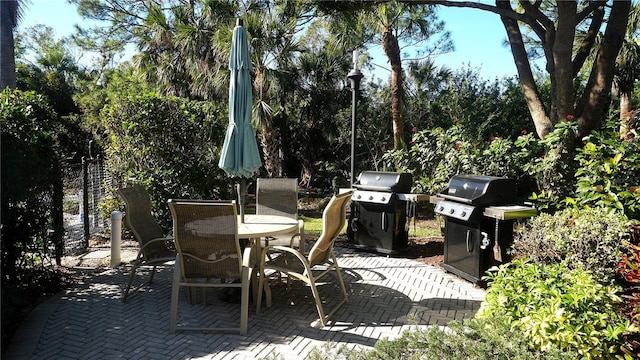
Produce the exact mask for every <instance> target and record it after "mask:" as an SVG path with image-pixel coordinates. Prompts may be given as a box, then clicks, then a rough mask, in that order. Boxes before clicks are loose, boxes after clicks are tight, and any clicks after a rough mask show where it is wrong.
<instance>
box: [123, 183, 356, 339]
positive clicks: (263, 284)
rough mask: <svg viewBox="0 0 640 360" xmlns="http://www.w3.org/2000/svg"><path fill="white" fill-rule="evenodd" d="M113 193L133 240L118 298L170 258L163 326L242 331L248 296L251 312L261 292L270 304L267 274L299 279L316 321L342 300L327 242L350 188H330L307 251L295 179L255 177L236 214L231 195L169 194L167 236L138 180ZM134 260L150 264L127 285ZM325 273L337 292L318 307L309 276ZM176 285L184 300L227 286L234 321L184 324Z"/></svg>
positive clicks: (337, 228) (340, 220) (201, 298)
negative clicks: (236, 306)
mask: <svg viewBox="0 0 640 360" xmlns="http://www.w3.org/2000/svg"><path fill="white" fill-rule="evenodd" d="M118 193H119V195H120V196H121V197H122V198H123V199H124V201H125V204H126V218H125V219H126V224H127V227H128V228H129V229H130V230H131V232H132V233H133V235H134V236H135V238H136V239H137V240H138V242H139V245H140V250H139V253H138V256H137V258H136V260H135V261H134V263H133V268H132V269H131V273H130V274H129V277H128V281H127V284H125V286H124V293H123V301H125V302H127V301H128V300H129V299H130V298H131V297H132V296H133V295H134V294H136V293H138V292H139V291H142V290H141V289H142V288H143V287H145V286H147V285H149V284H151V282H152V281H153V276H154V273H155V271H156V266H158V265H167V264H170V262H173V263H174V275H173V282H172V291H171V308H170V316H169V331H170V332H171V333H174V332H175V331H177V330H181V331H183V330H195V331H233V332H239V333H241V334H246V333H247V324H248V314H249V311H248V309H249V302H250V299H251V300H252V301H253V303H254V304H255V305H256V313H259V312H260V311H261V306H262V302H263V297H265V299H264V300H265V303H266V306H267V307H270V306H271V305H272V303H271V290H270V287H269V280H270V278H273V279H274V280H272V281H275V280H277V281H283V280H286V281H290V280H292V279H297V280H302V281H303V282H304V283H305V284H306V285H307V286H308V287H309V288H310V290H311V293H312V295H313V298H314V300H315V303H316V309H317V311H318V320H317V323H318V324H319V325H321V326H324V325H326V324H327V321H328V319H329V317H330V316H331V315H333V313H334V312H335V311H336V310H337V309H338V308H339V307H340V306H341V305H343V304H344V303H346V302H347V291H346V288H345V285H344V281H343V279H342V275H341V274H340V268H339V266H338V263H337V261H336V256H335V254H334V252H333V245H334V242H335V240H336V238H337V237H338V235H339V234H340V232H341V231H342V230H343V228H344V224H345V219H346V205H347V203H348V200H349V199H350V198H351V194H352V191H351V190H347V191H341V192H340V193H339V194H337V195H334V196H333V197H332V198H331V200H330V201H329V203H328V204H327V205H326V207H325V208H324V211H323V214H322V231H321V234H320V236H319V237H318V238H317V239H315V241H314V242H313V245H312V246H311V247H310V250H309V251H306V249H305V244H306V241H305V239H306V238H308V237H305V236H304V222H303V221H302V220H299V219H298V209H297V206H298V205H297V204H298V190H297V179H287V178H262V179H257V182H256V211H255V214H251V215H244V216H242V217H241V216H240V215H239V211H238V204H237V202H236V200H228V201H226V200H194V199H169V200H168V205H169V208H170V210H171V215H172V218H173V231H172V234H171V236H169V237H167V236H165V234H164V232H163V230H162V228H161V226H160V225H159V223H158V222H157V221H156V219H155V218H154V217H153V215H152V212H151V200H150V197H149V195H148V193H147V192H146V190H145V189H144V187H143V186H142V185H134V186H130V187H126V188H121V189H119V190H118ZM141 266H151V267H152V268H153V269H152V271H151V273H150V275H149V278H148V280H147V281H145V282H143V283H142V284H139V285H137V286H134V282H136V281H134V279H135V277H136V272H137V270H138V269H139V268H140V267H141ZM330 273H334V274H335V276H333V278H334V279H336V280H337V282H338V285H339V286H340V288H341V292H342V295H343V299H341V300H340V301H339V302H338V303H337V304H336V305H334V306H333V308H332V309H331V310H330V311H328V312H326V311H325V309H324V308H323V300H322V298H321V296H320V293H319V291H318V286H317V281H318V279H320V278H324V277H325V275H328V274H330ZM282 275H285V276H282ZM139 282H140V281H138V282H137V283H139ZM182 287H185V288H187V289H188V290H189V291H188V293H187V294H188V299H189V302H190V303H191V304H197V303H199V304H205V305H206V302H207V301H206V300H207V299H206V295H207V291H206V289H209V288H235V291H237V292H239V302H240V319H239V326H238V327H223V328H218V327H207V326H203V325H202V324H191V323H190V322H192V321H190V320H185V321H178V319H179V317H178V307H179V306H178V305H179V304H180V288H182ZM250 287H251V289H250ZM225 290H226V289H223V290H222V291H223V292H224V291H225ZM219 291H220V290H219ZM227 291H229V290H227ZM232 291H233V290H232ZM223 294H224V293H223Z"/></svg>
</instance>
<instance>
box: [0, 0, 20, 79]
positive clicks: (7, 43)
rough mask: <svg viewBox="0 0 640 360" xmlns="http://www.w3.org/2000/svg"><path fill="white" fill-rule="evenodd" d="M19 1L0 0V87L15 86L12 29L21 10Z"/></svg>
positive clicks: (18, 19) (18, 18)
mask: <svg viewBox="0 0 640 360" xmlns="http://www.w3.org/2000/svg"><path fill="white" fill-rule="evenodd" d="M21 8H22V7H21V1H18V0H2V1H0V89H4V88H6V87H9V88H11V89H15V87H16V56H15V50H14V42H13V29H15V27H16V26H17V25H18V21H20V18H21V15H22V12H21V11H20V10H21Z"/></svg>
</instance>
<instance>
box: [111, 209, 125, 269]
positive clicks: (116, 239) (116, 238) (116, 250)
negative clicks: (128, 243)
mask: <svg viewBox="0 0 640 360" xmlns="http://www.w3.org/2000/svg"><path fill="white" fill-rule="evenodd" d="M123 215H124V214H123V213H122V212H120V211H114V212H112V213H111V261H110V263H109V265H110V266H111V267H112V268H115V267H117V266H118V265H120V262H121V258H120V244H121V240H122V216H123Z"/></svg>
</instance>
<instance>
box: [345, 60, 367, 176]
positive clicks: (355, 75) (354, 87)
mask: <svg viewBox="0 0 640 360" xmlns="http://www.w3.org/2000/svg"><path fill="white" fill-rule="evenodd" d="M358 57H359V55H358V49H355V50H353V69H351V71H350V72H349V74H348V75H347V78H348V79H349V80H351V104H352V108H351V182H350V184H351V185H353V184H354V183H355V176H356V175H355V171H356V129H357V120H358V92H359V91H360V80H362V77H363V75H362V73H361V72H360V70H359V69H358Z"/></svg>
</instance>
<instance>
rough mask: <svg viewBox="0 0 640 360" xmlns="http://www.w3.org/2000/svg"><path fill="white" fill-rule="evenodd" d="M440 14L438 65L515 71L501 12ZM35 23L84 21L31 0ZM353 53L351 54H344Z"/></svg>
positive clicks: (56, 25)
mask: <svg viewBox="0 0 640 360" xmlns="http://www.w3.org/2000/svg"><path fill="white" fill-rule="evenodd" d="M438 13H439V17H440V19H442V20H443V21H444V22H445V27H446V29H447V30H449V31H450V32H451V36H452V40H453V44H454V48H455V51H454V52H452V53H449V54H445V55H440V56H438V57H437V58H435V59H434V61H435V63H436V65H439V66H442V65H446V66H447V67H448V68H449V69H451V70H457V69H461V68H463V67H467V66H470V67H472V68H474V69H478V70H479V72H480V76H481V77H482V78H484V79H486V80H494V79H495V78H502V77H504V76H514V75H516V68H515V65H514V62H513V57H512V56H511V51H510V50H509V48H508V47H505V46H504V45H503V43H504V42H505V39H506V33H505V30H504V27H503V26H502V23H501V22H500V18H499V17H498V15H496V14H493V13H488V12H485V11H480V10H477V9H464V8H446V7H440V8H439V10H438ZM35 24H44V25H48V26H50V27H51V28H52V29H53V30H54V34H53V35H54V37H56V38H60V37H63V36H68V35H69V34H71V33H72V32H73V30H74V25H75V24H84V25H86V24H87V23H86V22H84V23H83V22H82V19H81V18H80V16H79V15H78V13H77V11H76V6H75V5H72V4H68V3H67V1H66V0H32V1H31V4H30V5H29V6H28V7H27V8H26V9H25V10H24V12H23V17H22V19H21V22H20V24H19V28H18V30H24V29H26V28H28V27H30V26H33V25H35ZM345 56H348V57H351V54H345ZM372 56H373V57H374V62H375V63H377V64H378V65H381V66H383V67H386V68H388V66H387V65H388V64H386V62H385V59H384V57H383V56H382V50H381V49H380V47H379V46H378V47H376V48H374V49H372ZM363 75H364V76H365V81H366V80H367V77H370V78H373V77H380V78H386V77H388V76H389V72H388V71H386V70H384V69H383V68H380V67H376V70H375V72H374V73H373V74H367V73H366V72H363Z"/></svg>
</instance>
